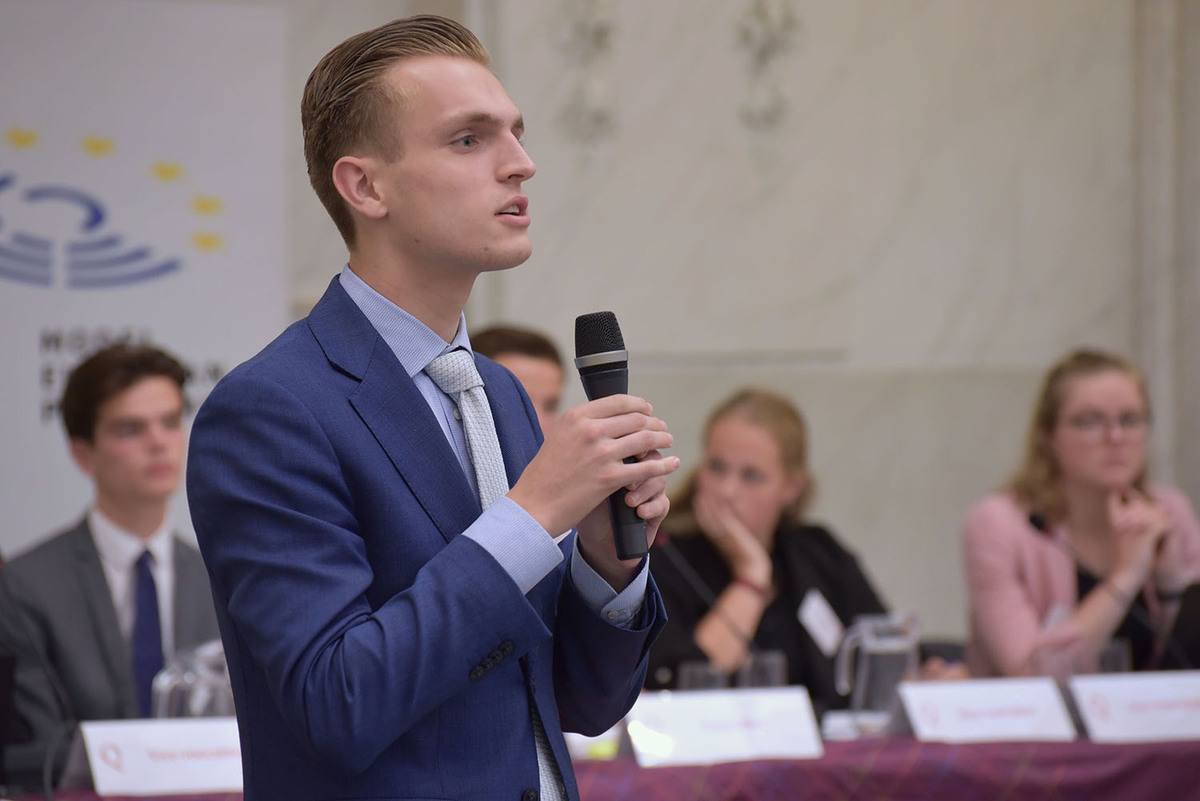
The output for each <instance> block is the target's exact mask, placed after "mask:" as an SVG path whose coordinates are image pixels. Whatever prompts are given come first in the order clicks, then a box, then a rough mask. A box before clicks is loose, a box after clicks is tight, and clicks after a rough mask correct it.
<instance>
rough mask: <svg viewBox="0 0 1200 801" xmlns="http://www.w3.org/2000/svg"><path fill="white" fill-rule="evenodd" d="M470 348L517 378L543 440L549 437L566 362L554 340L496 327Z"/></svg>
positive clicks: (474, 337) (527, 331) (529, 331)
mask: <svg viewBox="0 0 1200 801" xmlns="http://www.w3.org/2000/svg"><path fill="white" fill-rule="evenodd" d="M471 346H472V347H473V348H474V349H475V352H476V353H482V354H483V355H484V356H487V357H488V358H489V359H491V360H492V361H494V362H496V363H497V364H499V365H501V366H502V367H507V368H508V369H509V370H510V371H511V372H512V374H513V375H515V376H516V377H517V380H518V381H520V382H521V387H522V388H523V389H524V390H525V394H526V395H528V396H529V400H530V402H531V403H533V409H534V411H536V412H537V416H538V424H539V425H540V426H541V427H542V436H548V435H549V434H550V430H551V429H552V428H553V427H554V421H555V420H556V419H558V412H559V409H560V408H561V407H562V391H563V360H562V356H561V355H560V354H559V352H558V348H557V347H556V346H555V344H554V342H553V340H551V339H550V338H549V337H547V336H545V335H544V334H541V333H539V332H537V331H534V330H532V329H530V328H521V327H518V326H514V325H493V326H490V327H488V328H485V329H483V330H482V331H479V332H478V333H476V334H473V335H472V336H471Z"/></svg>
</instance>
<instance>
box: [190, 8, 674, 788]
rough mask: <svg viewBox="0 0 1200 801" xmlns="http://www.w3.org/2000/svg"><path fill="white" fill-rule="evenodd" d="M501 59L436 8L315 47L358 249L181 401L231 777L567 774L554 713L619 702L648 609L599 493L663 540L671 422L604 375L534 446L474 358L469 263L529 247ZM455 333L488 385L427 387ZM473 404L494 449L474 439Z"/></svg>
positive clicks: (440, 780) (322, 121)
mask: <svg viewBox="0 0 1200 801" xmlns="http://www.w3.org/2000/svg"><path fill="white" fill-rule="evenodd" d="M487 63H488V61H487V53H486V51H485V50H484V49H483V47H482V45H480V43H479V42H478V40H476V39H475V37H474V36H473V35H472V34H471V33H470V32H469V31H467V30H466V29H465V28H463V27H462V26H460V25H458V24H457V23H455V22H452V21H450V20H446V19H442V18H440V17H431V16H425V17H413V18H408V19H403V20H397V21H396V22H393V23H389V24H387V25H384V26H382V27H380V28H377V29H375V30H371V31H367V32H365V33H362V34H359V35H357V36H354V37H352V38H350V39H348V40H346V41H345V42H343V43H342V44H341V45H339V46H338V47H336V48H334V50H332V51H331V52H330V53H329V54H328V55H326V56H325V58H324V59H322V61H321V62H320V64H318V65H317V67H316V69H315V70H314V71H313V73H312V75H311V76H310V77H309V81H308V84H307V86H306V87H305V92H304V98H303V101H302V115H301V116H302V122H303V125H304V133H305V154H306V157H307V160H308V169H309V176H310V179H311V181H312V184H313V187H314V188H315V190H316V192H317V194H318V196H319V197H320V198H321V200H322V202H323V203H324V204H325V206H326V208H327V209H328V210H329V212H330V215H331V216H332V217H333V219H334V221H335V223H336V224H337V226H338V228H339V230H340V232H341V234H342V236H343V238H344V239H345V240H346V243H347V245H348V246H349V250H350V258H349V264H348V265H347V266H346V268H345V269H344V270H343V271H342V272H341V274H340V275H339V276H338V277H336V278H334V280H333V281H332V282H331V284H330V286H329V289H328V290H327V291H326V293H325V295H324V297H322V299H321V300H320V301H319V302H318V303H317V305H316V307H315V308H314V309H313V311H312V313H311V314H310V315H309V316H308V318H307V319H305V320H302V321H300V322H298V323H296V324H295V325H293V326H292V327H290V328H289V329H288V330H287V331H285V332H284V333H283V334H282V335H280V337H279V338H278V339H276V340H275V341H274V342H273V343H272V344H270V345H269V346H268V347H267V348H266V349H265V350H263V351H262V352H261V353H260V354H258V355H257V356H256V357H254V358H253V359H251V360H250V361H249V362H247V363H246V364H243V365H241V366H240V367H239V368H237V369H235V370H234V371H233V372H232V373H230V374H229V375H228V376H227V377H226V378H225V379H224V380H223V381H222V382H221V383H220V384H219V385H218V386H217V387H216V388H215V389H214V390H213V392H212V393H211V395H210V396H209V398H208V400H207V401H206V402H205V403H204V406H203V407H202V408H201V410H200V412H199V413H198V415H197V418H196V421H195V423H194V426H193V433H192V442H191V446H190V449H191V450H190V454H191V455H190V459H189V465H188V495H189V501H190V505H191V509H192V516H193V520H194V522H195V526H196V533H197V537H198V540H199V542H200V547H201V552H202V553H203V555H204V558H205V562H206V564H207V566H208V570H209V574H210V577H211V579H212V582H213V593H214V597H215V599H216V602H217V609H218V618H219V622H220V626H221V632H222V637H223V639H224V642H225V648H226V657H227V659H228V661H229V663H230V673H231V676H232V680H233V689H234V697H235V700H236V703H237V711H238V723H239V728H240V732H241V740H242V761H243V773H244V777H245V798H246V801H263V800H264V799H279V800H280V801H304V799H331V798H337V799H355V798H361V799H368V798H369V799H383V798H425V799H433V798H437V799H449V798H456V799H484V798H487V799H511V800H512V801H519V799H535V798H539V797H540V798H567V799H577V798H578V790H577V788H576V785H575V780H574V776H573V773H572V770H571V764H570V760H569V757H568V754H567V750H566V746H565V743H564V740H563V735H562V732H563V731H564V730H574V731H581V732H585V733H598V732H600V731H603V730H605V729H606V728H608V727H610V726H612V725H613V724H615V723H616V722H617V721H619V720H620V718H621V717H622V716H623V715H624V714H625V712H626V711H627V710H628V709H629V707H630V706H631V704H632V703H633V701H634V699H635V698H636V696H637V693H638V691H639V688H640V686H641V684H642V679H643V675H644V673H645V668H646V655H647V651H648V649H649V647H650V644H651V642H652V641H653V639H654V637H655V636H656V634H657V632H658V631H659V629H660V628H661V626H662V624H663V622H664V613H663V609H662V603H661V600H660V598H659V596H658V593H657V590H656V589H655V588H654V585H653V582H652V581H650V580H649V578H648V571H647V570H646V564H645V561H644V560H630V561H621V560H619V559H618V558H617V557H616V553H615V549H614V548H613V545H612V535H611V531H610V526H609V522H608V511H607V504H606V502H605V499H606V498H607V497H608V495H609V494H611V493H612V492H613V491H614V490H616V489H618V488H619V487H622V486H624V487H627V488H629V490H630V491H629V495H628V503H629V504H630V505H631V506H634V507H636V509H637V511H638V514H639V515H640V516H641V517H642V518H643V519H645V520H646V521H647V523H648V525H647V536H648V538H652V537H653V535H654V533H655V531H656V530H657V527H658V524H659V522H660V521H661V520H662V518H663V517H664V516H665V514H666V512H667V507H668V502H667V500H666V495H665V488H666V475H668V474H669V473H671V472H673V471H674V470H676V469H677V468H678V464H679V463H678V459H677V458H675V457H669V458H668V457H662V456H661V455H660V454H659V450H660V449H664V448H668V447H670V445H671V444H672V438H671V435H670V434H669V433H668V432H667V429H666V425H665V424H664V423H663V422H662V421H661V420H659V419H657V418H655V417H654V416H653V414H652V410H651V408H650V405H649V404H648V403H647V402H646V401H644V400H642V399H640V398H635V397H631V396H625V395H622V396H614V397H609V398H605V399H600V400H596V401H593V402H590V403H586V404H583V405H581V406H578V407H576V408H574V409H571V410H569V411H567V412H566V414H564V415H563V416H562V418H561V419H560V420H559V421H558V424H557V425H556V427H555V429H554V431H553V432H552V433H551V435H550V436H549V437H548V438H547V439H546V441H545V442H544V443H543V441H542V437H541V434H540V432H539V430H538V427H537V418H536V415H535V413H534V410H533V408H532V406H531V404H530V403H529V400H528V398H527V397H526V396H525V394H524V393H523V392H522V391H521V388H520V386H519V384H518V383H517V381H516V380H515V379H514V377H513V376H512V374H511V373H509V372H507V371H506V370H504V369H503V368H501V367H499V366H497V365H496V364H495V363H493V362H491V361H490V360H488V359H486V358H483V357H474V358H470V356H469V355H470V341H469V339H468V337H467V331H466V326H465V320H464V317H463V308H464V306H465V304H466V301H467V297H468V296H469V294H470V292H471V288H472V286H473V284H474V282H475V279H476V278H477V277H478V275H479V274H480V273H482V272H487V271H491V270H504V269H509V268H511V267H513V266H516V265H518V264H520V263H521V262H523V261H525V259H527V258H528V257H529V254H530V242H529V235H528V227H529V222H530V219H529V215H528V200H527V198H526V196H525V194H524V191H523V188H522V185H523V183H524V181H526V180H528V179H529V178H531V177H532V176H533V173H534V170H535V166H534V164H533V162H532V161H531V160H530V159H529V156H528V155H527V154H526V152H525V150H524V148H523V147H522V145H521V133H522V129H523V122H522V119H521V115H520V113H519V111H518V109H517V107H516V106H515V105H514V104H513V102H512V100H510V99H509V97H508V95H507V94H506V93H505V91H504V89H503V87H502V86H501V85H500V82H499V81H498V80H497V79H496V78H495V76H494V75H492V73H491V72H490V71H489V70H488V68H487ZM455 351H461V352H462V353H465V354H468V358H466V362H467V365H468V366H469V365H474V368H476V369H477V371H478V373H479V376H480V377H481V378H482V382H483V387H484V392H485V393H486V400H485V401H484V402H482V403H478V404H477V405H472V404H471V402H470V399H469V398H466V393H464V396H462V398H465V399H460V396H458V395H457V394H454V395H453V396H452V395H451V394H448V392H454V393H457V390H449V391H446V390H443V389H441V386H444V384H439V383H435V381H434V377H433V376H434V375H438V373H439V370H438V368H437V365H438V364H439V363H442V361H443V359H442V357H444V356H447V354H452V353H453V352H455ZM460 356H461V354H460ZM448 358H454V357H453V356H449V357H448ZM470 372H474V370H473V369H472V370H470ZM440 380H441V379H439V381H440ZM456 401H457V402H456ZM480 407H484V408H486V409H487V410H488V411H489V412H490V416H491V419H492V421H493V422H489V423H487V424H486V426H483V430H486V432H488V433H489V435H490V432H491V431H492V430H493V426H494V438H493V441H498V444H499V448H498V452H497V450H496V449H495V448H494V447H493V448H492V449H491V450H490V451H489V450H488V449H487V447H486V446H485V445H481V446H479V447H480V448H481V449H482V450H478V451H477V450H476V447H477V444H478V443H480V442H484V440H485V438H484V437H482V435H480V434H479V432H480V430H481V428H480V425H479V420H480V417H479V414H478V413H477V412H478V411H479V410H480ZM477 437H479V439H477ZM488 453H491V454H492V455H494V456H495V458H493V459H489V458H487V457H486V454H488ZM501 457H502V462H503V463H502V464H499V462H500V461H501ZM627 457H635V459H631V460H630V463H629V464H625V463H624V462H623V460H624V459H625V458H627ZM489 465H490V466H492V467H494V468H496V470H498V471H499V472H500V477H499V478H500V480H501V482H502V488H501V490H500V494H499V497H495V495H494V492H493V489H492V488H493V487H494V483H495V482H494V478H495V473H496V470H493V471H490V472H489V470H488V466H489ZM493 499H494V502H493ZM563 532H569V533H568V534H567V535H566V536H565V537H563V536H558V535H560V534H562V533H563Z"/></svg>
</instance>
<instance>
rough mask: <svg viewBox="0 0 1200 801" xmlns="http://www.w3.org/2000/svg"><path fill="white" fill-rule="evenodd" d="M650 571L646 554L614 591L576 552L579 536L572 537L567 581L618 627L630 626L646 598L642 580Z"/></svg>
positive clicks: (644, 581)
mask: <svg viewBox="0 0 1200 801" xmlns="http://www.w3.org/2000/svg"><path fill="white" fill-rule="evenodd" d="M649 575H650V557H649V556H647V557H646V558H645V559H643V560H642V564H641V566H640V567H639V568H638V572H637V575H636V576H634V577H633V581H631V582H629V586H628V587H626V588H625V589H623V590H621V591H620V592H617V591H616V590H614V589H613V588H612V587H611V586H609V583H608V582H607V581H605V580H604V579H603V578H602V577H601V576H600V574H599V573H597V572H596V571H595V569H593V568H592V566H591V565H589V564H588V563H587V560H586V559H584V558H583V554H582V553H580V552H579V536H578V535H576V537H575V546H574V552H573V553H572V554H571V581H572V582H573V583H574V584H575V589H576V590H577V591H578V592H579V597H580V598H582V599H583V602H584V603H585V604H586V605H587V607H588V608H589V609H591V610H592V611H593V612H595V613H596V614H598V615H600V617H602V618H604V619H605V620H606V621H608V622H609V623H610V624H612V625H614V626H617V627H618V628H622V629H632V628H633V627H634V620H635V618H637V617H638V613H639V612H640V611H641V609H642V602H643V601H644V600H645V599H646V580H647V577H648V576H649Z"/></svg>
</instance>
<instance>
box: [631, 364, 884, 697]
mask: <svg viewBox="0 0 1200 801" xmlns="http://www.w3.org/2000/svg"><path fill="white" fill-rule="evenodd" d="M703 436H704V442H703V446H704V450H703V455H702V457H701V462H700V465H699V467H697V468H696V469H695V471H694V472H693V473H692V474H691V475H690V476H689V477H688V478H687V480H686V483H685V484H684V486H683V487H682V489H681V491H680V492H679V493H678V495H677V496H675V497H673V498H672V501H671V512H670V514H669V515H668V517H667V522H666V523H665V524H664V529H665V530H666V531H667V532H668V535H669V541H667V542H665V543H662V544H659V545H658V547H656V548H654V550H653V552H652V555H651V564H650V567H651V572H652V573H653V574H654V579H655V581H656V582H657V583H658V586H659V590H660V591H661V592H662V595H663V601H664V603H665V604H666V608H667V618H668V621H667V626H666V628H665V629H664V631H663V633H662V635H661V636H660V638H659V640H658V642H657V643H656V644H655V645H654V646H653V648H652V649H651V652H650V670H649V673H648V676H647V682H646V686H647V688H648V689H665V688H670V687H673V686H676V683H677V681H678V678H679V675H678V674H679V671H680V666H681V665H683V664H685V663H688V662H704V661H707V662H710V663H711V664H712V665H713V666H714V667H715V668H717V669H719V670H720V671H722V672H725V673H732V672H733V671H736V670H738V669H739V668H740V667H741V666H742V665H743V664H744V663H745V662H746V660H747V658H748V657H749V656H750V653H751V650H757V651H767V650H777V651H782V652H783V654H784V655H785V656H786V658H787V683H789V684H802V685H805V686H806V687H807V688H808V691H809V694H810V696H811V697H812V699H813V704H814V706H815V707H816V709H817V711H818V712H822V711H824V710H825V709H829V708H838V707H843V706H845V705H846V699H845V698H844V697H843V696H841V695H839V694H838V692H837V691H836V689H835V687H834V667H833V664H834V663H833V658H834V656H835V655H836V651H837V647H838V644H839V642H840V639H841V633H842V631H843V630H844V628H846V627H848V626H849V625H850V624H851V623H852V622H853V620H854V618H855V617H856V616H858V615H864V614H877V613H882V612H884V611H885V607H884V604H883V601H882V600H881V599H880V597H879V594H878V593H877V592H876V591H875V589H874V587H873V586H872V585H871V582H870V580H869V579H868V578H867V576H866V574H865V573H864V572H863V570H862V568H861V567H859V564H858V561H857V559H855V557H854V554H852V553H851V552H850V551H849V550H847V549H846V548H845V547H844V546H843V545H842V544H841V543H840V542H838V540H837V538H836V537H835V536H834V535H833V533H832V532H830V531H829V530H828V529H826V528H824V527H822V526H820V525H816V524H813V523H809V522H807V521H805V519H804V513H805V510H806V509H807V508H808V504H809V501H810V500H811V498H812V495H813V489H814V482H813V478H812V476H811V475H810V473H809V471H808V431H807V427H806V425H805V422H804V418H803V417H802V416H801V414H800V411H799V410H798V409H797V408H796V407H795V406H794V405H793V404H792V403H791V402H790V401H789V400H788V399H787V398H784V397H782V396H780V395H777V394H775V393H773V392H769V391H766V390H762V389H752V388H751V389H742V390H739V391H737V392H735V393H734V394H733V395H732V396H730V397H729V398H727V399H726V400H725V401H723V402H722V403H721V404H719V405H718V406H717V407H716V409H714V410H713V411H712V412H711V414H710V415H709V417H708V419H707V421H706V423H705V426H704V435H703ZM660 538H661V535H660ZM697 581H699V583H700V586H697ZM751 644H753V645H751Z"/></svg>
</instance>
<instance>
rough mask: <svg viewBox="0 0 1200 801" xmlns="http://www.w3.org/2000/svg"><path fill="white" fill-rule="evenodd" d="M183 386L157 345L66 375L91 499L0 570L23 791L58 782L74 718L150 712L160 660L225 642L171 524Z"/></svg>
mask: <svg viewBox="0 0 1200 801" xmlns="http://www.w3.org/2000/svg"><path fill="white" fill-rule="evenodd" d="M187 378H188V372H187V370H186V368H184V366H183V365H182V364H180V363H179V361H178V360H176V359H175V358H174V357H173V356H171V355H169V354H167V353H165V352H163V351H161V350H158V349H157V348H152V347H149V346H144V345H129V344H117V345H112V346H109V347H106V348H103V349H101V350H99V351H97V352H96V353H94V354H92V355H91V356H89V357H88V358H87V359H85V360H84V361H83V362H82V363H80V364H79V365H78V366H77V367H76V368H75V369H74V370H73V371H72V372H71V374H70V376H69V377H68V379H67V385H66V389H65V391H64V393H63V398H62V404H61V411H62V419H63V423H64V425H65V427H66V432H67V438H68V441H69V448H70V453H71V457H72V459H73V460H74V461H75V463H76V465H78V467H79V468H80V470H82V471H83V472H84V473H85V474H86V475H87V476H88V477H89V478H90V479H91V480H92V482H93V485H94V487H95V498H94V500H93V502H92V504H91V507H90V508H89V509H88V511H87V513H86V514H85V515H84V516H83V518H82V519H80V520H79V521H78V522H76V523H75V524H74V525H72V526H71V527H70V528H68V529H66V530H64V531H62V532H60V533H57V534H55V535H54V536H53V537H51V538H50V539H48V540H46V541H45V542H43V543H41V544H40V545H37V546H35V547H34V548H32V549H31V550H29V551H28V552H27V553H25V554H22V555H19V556H17V557H16V558H15V559H12V560H10V561H9V562H8V564H6V565H5V566H4V567H3V569H2V570H0V579H2V581H0V584H2V587H0V589H2V591H0V647H3V648H7V649H8V650H10V651H12V652H13V653H14V654H15V655H16V664H15V688H14V696H13V710H12V715H10V716H8V719H7V720H6V725H5V726H4V729H3V732H2V733H3V736H4V739H5V741H6V748H5V754H4V761H5V765H6V768H7V778H8V781H9V782H10V784H12V785H14V786H26V787H33V786H41V784H42V780H43V770H44V767H45V766H46V764H48V762H50V763H52V764H53V769H52V773H51V774H50V775H51V776H52V777H53V776H57V775H58V773H59V771H60V770H61V767H62V762H63V760H64V758H65V755H66V750H67V749H66V748H65V745H66V744H67V743H68V742H69V739H68V735H69V732H70V729H71V728H72V727H73V725H74V724H75V723H77V722H78V721H81V720H108V719H118V718H136V717H146V716H148V715H149V714H150V713H151V709H150V682H151V681H152V680H153V677H154V674H155V673H156V672H157V671H158V670H159V669H161V668H162V666H163V662H164V657H165V656H167V655H170V654H171V653H173V652H174V651H175V650H176V649H183V648H188V647H192V646H195V645H198V644H200V643H202V642H205V641H208V640H212V639H215V638H217V637H218V636H219V633H218V631H217V622H216V615H215V612H214V609H213V603H212V596H211V594H210V591H209V585H208V576H207V574H206V573H205V571H204V565H203V562H202V561H201V559H200V555H199V553H197V552H196V550H195V549H194V548H192V547H191V546H189V545H187V544H185V543H183V542H180V541H178V540H177V539H176V537H175V536H173V534H172V531H171V528H172V527H171V522H170V520H169V519H168V504H169V501H170V498H171V495H172V494H173V493H174V492H175V490H176V489H177V488H178V486H179V481H180V478H181V477H182V471H183V463H184V447H185V432H184V426H183V415H184V396H183V387H184V384H185V383H186V381H187Z"/></svg>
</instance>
